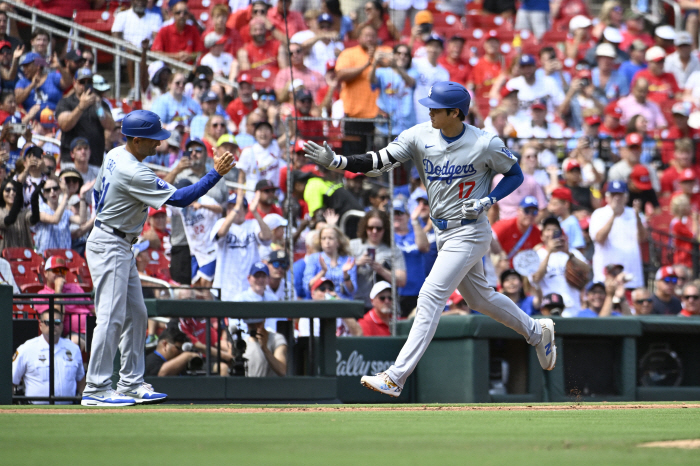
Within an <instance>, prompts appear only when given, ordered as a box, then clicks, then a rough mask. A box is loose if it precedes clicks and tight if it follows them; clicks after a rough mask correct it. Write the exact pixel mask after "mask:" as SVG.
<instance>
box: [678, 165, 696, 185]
mask: <svg viewBox="0 0 700 466" xmlns="http://www.w3.org/2000/svg"><path fill="white" fill-rule="evenodd" d="M696 178H697V174H696V173H695V170H693V169H692V168H686V169H684V170H681V173H680V174H679V175H678V181H680V182H683V181H695V179H696Z"/></svg>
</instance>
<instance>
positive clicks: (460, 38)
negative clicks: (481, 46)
mask: <svg viewBox="0 0 700 466" xmlns="http://www.w3.org/2000/svg"><path fill="white" fill-rule="evenodd" d="M466 41H467V39H465V38H464V36H462V35H461V34H455V35H454V36H452V37H450V38H449V39H448V40H447V42H466Z"/></svg>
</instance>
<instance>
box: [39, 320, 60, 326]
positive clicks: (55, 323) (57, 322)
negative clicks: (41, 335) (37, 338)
mask: <svg viewBox="0 0 700 466" xmlns="http://www.w3.org/2000/svg"><path fill="white" fill-rule="evenodd" d="M41 323H42V324H44V325H46V326H47V327H48V326H49V323H50V321H48V320H42V321H41ZM62 323H63V322H62V321H61V319H54V320H53V325H54V326H55V327H58V326H59V325H61V324H62Z"/></svg>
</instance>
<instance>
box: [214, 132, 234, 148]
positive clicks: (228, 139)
mask: <svg viewBox="0 0 700 466" xmlns="http://www.w3.org/2000/svg"><path fill="white" fill-rule="evenodd" d="M224 144H232V145H234V146H236V147H238V142H237V141H236V136H234V135H233V134H223V135H222V136H221V137H220V138H219V139H218V140H217V141H216V147H221V146H223V145H224Z"/></svg>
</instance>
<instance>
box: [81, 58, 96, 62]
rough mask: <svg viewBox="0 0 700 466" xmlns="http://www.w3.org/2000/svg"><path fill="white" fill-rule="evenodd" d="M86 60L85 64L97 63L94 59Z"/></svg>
mask: <svg viewBox="0 0 700 466" xmlns="http://www.w3.org/2000/svg"><path fill="white" fill-rule="evenodd" d="M84 60H85V63H95V59H94V58H85V59H84Z"/></svg>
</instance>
